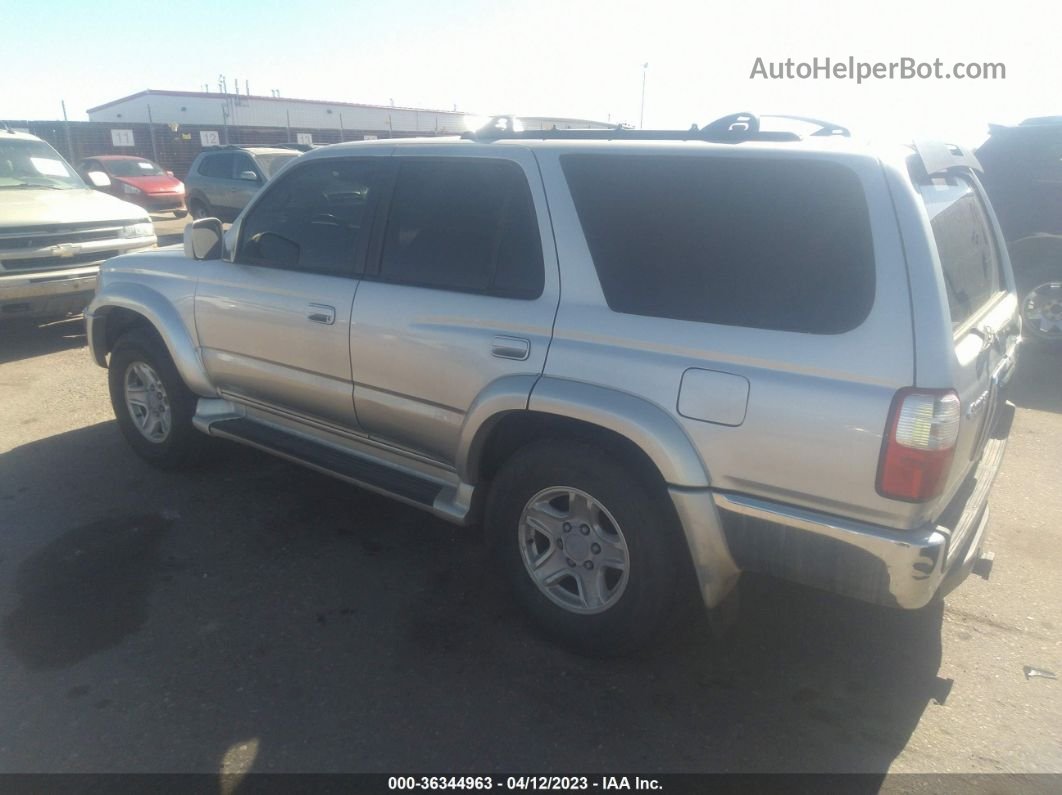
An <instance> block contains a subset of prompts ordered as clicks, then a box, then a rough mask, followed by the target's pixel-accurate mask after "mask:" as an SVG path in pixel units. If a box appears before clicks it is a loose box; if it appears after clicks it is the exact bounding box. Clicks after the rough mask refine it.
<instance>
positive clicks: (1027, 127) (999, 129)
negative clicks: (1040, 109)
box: [977, 116, 1062, 348]
mask: <svg viewBox="0 0 1062 795" xmlns="http://www.w3.org/2000/svg"><path fill="white" fill-rule="evenodd" d="M989 132H990V136H989V139H988V140H987V141H986V142H985V143H984V145H983V146H981V148H980V149H978V150H977V158H978V160H980V161H981V165H982V166H983V167H984V174H985V176H984V184H985V188H986V189H987V191H988V194H989V196H990V197H991V200H992V206H993V207H994V208H995V211H996V214H997V215H998V216H999V222H1000V225H1001V226H1002V227H1003V235H1004V237H1005V238H1006V240H1007V248H1008V249H1009V251H1010V260H1011V263H1012V264H1013V267H1014V278H1015V281H1016V282H1017V286H1018V295H1019V297H1020V298H1021V315H1022V324H1023V332H1024V336H1025V337H1026V338H1027V339H1029V340H1032V341H1035V342H1039V343H1041V344H1047V345H1051V346H1052V347H1055V348H1062V116H1048V117H1042V118H1035V119H1026V120H1025V121H1023V122H1022V123H1021V124H1018V125H1016V126H1014V127H1006V126H1003V125H996V124H993V125H990V126H989Z"/></svg>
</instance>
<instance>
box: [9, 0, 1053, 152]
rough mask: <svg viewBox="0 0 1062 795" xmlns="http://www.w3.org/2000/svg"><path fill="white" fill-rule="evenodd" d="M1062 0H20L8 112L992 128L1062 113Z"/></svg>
mask: <svg viewBox="0 0 1062 795" xmlns="http://www.w3.org/2000/svg"><path fill="white" fill-rule="evenodd" d="M1060 22H1062V10H1059V6H1058V4H1057V2H1049V1H1048V0H1040V1H1039V2H1030V0H1007V1H1006V2H1003V1H1002V0H992V1H991V2H984V1H982V0H966V2H951V1H949V0H918V2H911V0H892V2H888V3H881V2H879V3H861V2H856V0H847V2H818V3H801V2H782V1H781V0H753V1H750V2H746V3H738V2H710V0H701V1H700V2H694V1H692V0H688V1H686V0H684V1H681V2H680V1H679V0H674V1H672V0H656V2H639V3H633V2H625V0H601V1H600V2H599V1H598V0H536V1H535V2H508V1H507V0H493V1H485V0H430V1H425V0H376V1H375V2H364V1H363V0H346V1H345V2H339V3H328V2H323V3H322V2H316V3H315V2H306V3H300V2H296V0H284V2H271V0H224V1H223V2H218V0H215V1H214V2H197V1H195V0H175V2H152V3H149V2H146V0H141V1H140V2H127V0H104V2H99V3H89V2H84V1H83V2H75V1H74V0H0V27H2V28H3V35H2V36H0V42H2V44H0V47H2V50H3V52H4V54H5V56H6V57H5V58H4V67H3V69H2V70H0V118H8V119H22V118H29V119H55V118H61V116H62V111H61V108H60V101H61V100H64V99H65V100H66V107H67V111H68V113H69V115H70V118H71V119H75V120H84V119H86V118H87V116H86V113H85V111H86V109H87V108H90V107H92V106H93V105H97V104H101V103H103V102H106V101H109V100H112V99H117V98H119V97H122V96H125V95H128V94H132V93H134V92H137V91H140V90H143V89H146V88H154V89H173V90H202V86H203V84H204V83H209V84H210V86H211V90H212V91H214V90H217V83H218V76H219V75H222V74H224V75H225V76H226V77H227V79H228V84H229V87H230V90H231V88H232V86H233V83H234V81H235V80H236V79H239V80H240V82H241V90H242V86H243V81H245V80H246V81H249V83H250V87H251V91H252V93H255V94H263V95H268V94H269V91H270V89H274V88H275V89H279V90H280V92H281V94H282V95H283V96H288V97H303V98H311V99H324V100H333V101H349V102H369V103H379V104H387V103H389V102H390V101H391V100H393V101H394V102H395V104H397V105H403V106H417V107H428V108H441V109H450V108H452V107H453V106H454V105H456V106H457V108H458V109H459V110H466V111H472V112H475V113H479V114H492V113H516V114H521V113H522V114H525V115H543V116H550V115H552V116H577V117H583V118H594V119H601V120H603V121H607V120H611V121H614V122H615V121H624V122H630V123H633V124H635V125H637V124H638V120H639V112H640V100H641V92H642V77H643V64H644V63H648V64H649V66H648V69H646V70H644V74H645V78H646V80H645V87H646V90H645V126H646V127H658V128H662V127H672V128H674V127H679V128H687V127H689V125H690V124H691V123H693V122H697V123H701V124H703V123H704V122H706V121H709V120H711V119H713V118H715V117H718V116H720V115H723V114H725V113H729V112H733V111H738V110H750V111H753V112H757V113H771V112H774V113H791V114H800V115H812V116H821V117H824V118H828V119H830V120H832V121H837V122H839V123H842V124H846V125H848V126H850V127H852V128H853V131H854V132H855V133H856V134H857V135H859V136H861V137H873V138H893V137H896V138H910V137H911V136H916V135H917V136H928V137H943V138H946V139H948V140H952V141H956V142H959V143H966V144H970V145H974V144H977V143H980V141H981V140H982V139H983V138H984V133H985V129H986V125H987V123H988V122H989V121H998V122H1016V121H1018V120H1020V119H1022V118H1025V117H1027V116H1035V115H1052V114H1062V47H1059V45H1058V43H1057V42H1058V35H1057V32H1058V27H1059V23H1060ZM849 56H852V57H854V58H855V59H856V60H862V61H895V60H899V59H900V58H902V57H905V56H906V57H911V58H914V59H916V60H919V61H932V60H933V59H935V58H940V59H941V60H942V61H944V64H945V68H946V69H950V67H951V65H952V63H954V62H956V61H963V62H971V61H972V62H979V63H980V62H994V63H1003V64H1004V65H1005V68H1006V79H1005V80H990V81H981V80H962V81H960V80H956V79H944V78H938V79H929V80H900V79H894V80H874V81H870V82H865V83H863V84H862V85H857V84H856V83H855V82H854V81H842V80H836V79H831V80H822V79H820V80H770V81H768V80H762V79H755V80H753V79H750V77H749V76H750V74H751V72H752V68H753V65H754V63H755V61H756V58H757V57H762V58H763V59H764V61H765V62H770V61H783V60H785V59H786V58H793V59H794V60H796V61H810V60H811V59H812V58H814V57H818V58H820V59H822V58H826V57H830V58H833V59H834V60H840V59H845V60H846V59H847V58H848V57H849Z"/></svg>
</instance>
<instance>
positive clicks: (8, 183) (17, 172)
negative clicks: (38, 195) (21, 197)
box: [0, 137, 85, 190]
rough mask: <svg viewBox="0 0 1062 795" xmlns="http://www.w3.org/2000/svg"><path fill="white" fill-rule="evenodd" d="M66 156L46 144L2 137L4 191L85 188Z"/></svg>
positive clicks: (0, 173) (0, 160)
mask: <svg viewBox="0 0 1062 795" xmlns="http://www.w3.org/2000/svg"><path fill="white" fill-rule="evenodd" d="M84 187H85V183H84V182H82V181H81V177H79V176H78V175H77V174H76V173H74V170H73V169H72V168H70V166H68V165H67V164H66V161H65V160H63V158H62V155H60V154H59V153H58V152H56V151H55V150H54V149H52V147H50V146H48V144H46V143H45V142H44V141H28V140H25V139H23V138H6V137H0V190H2V189H6V188H55V189H57V190H68V189H70V188H84Z"/></svg>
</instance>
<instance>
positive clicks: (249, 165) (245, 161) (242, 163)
mask: <svg viewBox="0 0 1062 795" xmlns="http://www.w3.org/2000/svg"><path fill="white" fill-rule="evenodd" d="M244 171H250V172H251V173H253V174H255V175H256V176H259V177H260V176H261V175H259V174H258V169H257V168H255V167H254V161H253V160H251V157H250V155H245V154H238V155H236V158H235V164H234V169H233V172H232V176H233V177H234V178H235V179H240V175H241V174H243V172H244Z"/></svg>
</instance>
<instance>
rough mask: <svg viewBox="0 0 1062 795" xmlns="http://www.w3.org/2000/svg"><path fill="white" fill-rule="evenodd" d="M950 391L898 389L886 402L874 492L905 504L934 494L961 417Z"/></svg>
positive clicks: (951, 454) (939, 486) (946, 467)
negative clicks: (889, 407)
mask: <svg viewBox="0 0 1062 795" xmlns="http://www.w3.org/2000/svg"><path fill="white" fill-rule="evenodd" d="M960 408H961V407H960V403H959V396H958V395H957V394H956V393H955V392H954V391H953V390H950V389H948V390H926V389H901V390H900V391H899V392H897V393H896V397H895V398H894V399H893V401H892V410H891V411H890V412H889V422H888V425H887V426H886V429H885V442H884V444H883V445H882V449H881V463H880V464H879V465H878V493H879V494H880V495H881V496H883V497H889V498H890V499H894V500H905V501H907V502H923V501H925V500H930V499H932V498H934V497H937V496H939V495H940V493H941V491H943V490H944V484H945V483H946V482H947V480H948V473H949V472H950V471H951V462H952V459H953V458H954V456H955V442H956V440H957V439H958V438H959V422H960V418H961V411H960Z"/></svg>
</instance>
